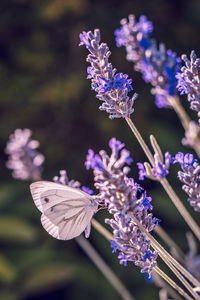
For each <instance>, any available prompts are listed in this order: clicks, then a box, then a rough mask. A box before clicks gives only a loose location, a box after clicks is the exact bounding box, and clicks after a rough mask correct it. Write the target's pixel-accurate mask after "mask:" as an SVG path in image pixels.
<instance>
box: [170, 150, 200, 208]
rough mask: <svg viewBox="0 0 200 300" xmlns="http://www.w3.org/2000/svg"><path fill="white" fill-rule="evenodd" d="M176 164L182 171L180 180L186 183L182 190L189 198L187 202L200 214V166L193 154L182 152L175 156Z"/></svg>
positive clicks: (179, 173) (179, 174)
mask: <svg viewBox="0 0 200 300" xmlns="http://www.w3.org/2000/svg"><path fill="white" fill-rule="evenodd" d="M176 163H178V164H179V165H180V166H181V169H182V171H179V172H178V178H179V180H180V181H181V182H183V183H184V185H183V186H182V189H183V190H184V191H185V192H186V193H187V194H188V196H189V198H188V199H187V200H188V202H189V203H190V205H191V206H192V207H193V208H194V210H195V211H198V212H200V196H199V195H200V174H199V173H200V165H199V164H198V162H197V159H195V158H194V156H193V155H192V154H190V153H187V154H183V153H182V152H178V153H177V154H176V155H175V158H174V164H176Z"/></svg>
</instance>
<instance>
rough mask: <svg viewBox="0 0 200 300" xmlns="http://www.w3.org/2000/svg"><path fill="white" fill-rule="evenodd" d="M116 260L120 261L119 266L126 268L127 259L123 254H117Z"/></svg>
mask: <svg viewBox="0 0 200 300" xmlns="http://www.w3.org/2000/svg"><path fill="white" fill-rule="evenodd" d="M118 259H119V261H120V265H123V266H124V267H127V260H128V257H127V256H126V255H125V254H124V253H123V252H119V255H118Z"/></svg>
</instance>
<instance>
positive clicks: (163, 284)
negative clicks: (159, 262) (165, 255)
mask: <svg viewBox="0 0 200 300" xmlns="http://www.w3.org/2000/svg"><path fill="white" fill-rule="evenodd" d="M158 269H159V268H158ZM159 270H160V269H159ZM161 272H162V271H161ZM164 274H165V273H164ZM152 275H153V281H154V283H155V284H156V285H157V286H158V287H161V288H162V289H165V290H166V291H167V293H168V294H169V295H171V296H172V298H173V299H174V300H182V298H181V297H180V296H179V294H178V293H177V292H176V291H175V290H174V289H173V288H172V287H171V286H170V285H169V284H167V283H166V282H165V281H164V280H163V279H162V278H161V276H160V275H159V274H158V273H157V272H156V271H155V270H153V272H152ZM165 275H166V274H165ZM167 277H168V276H167Z"/></svg>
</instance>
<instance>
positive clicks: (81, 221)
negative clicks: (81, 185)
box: [30, 181, 98, 240]
mask: <svg viewBox="0 0 200 300" xmlns="http://www.w3.org/2000/svg"><path fill="white" fill-rule="evenodd" d="M30 189H31V194H32V197H33V200H34V202H35V205H36V206H37V208H38V209H39V210H40V211H41V212H42V216H41V223H42V225H43V227H44V229H45V230H46V231H47V232H48V233H49V234H50V235H52V236H53V237H54V238H56V239H59V240H70V239H73V238H75V237H77V236H79V235H80V234H81V233H82V232H83V231H84V230H85V235H86V237H89V234H90V227H91V224H90V221H91V219H92V217H93V215H94V213H95V212H96V211H97V208H98V203H97V202H96V201H95V200H94V199H93V198H92V197H91V196H90V195H89V194H87V193H85V192H83V191H81V190H79V189H77V188H72V187H70V186H67V185H62V184H58V183H54V182H50V181H37V182H34V183H32V184H31V185H30Z"/></svg>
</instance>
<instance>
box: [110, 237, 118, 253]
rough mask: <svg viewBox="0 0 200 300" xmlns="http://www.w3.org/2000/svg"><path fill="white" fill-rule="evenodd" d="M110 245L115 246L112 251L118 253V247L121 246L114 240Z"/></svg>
mask: <svg viewBox="0 0 200 300" xmlns="http://www.w3.org/2000/svg"><path fill="white" fill-rule="evenodd" d="M110 247H111V248H113V251H112V253H116V252H117V249H120V246H119V245H118V244H117V243H116V242H115V241H113V240H111V241H110Z"/></svg>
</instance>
